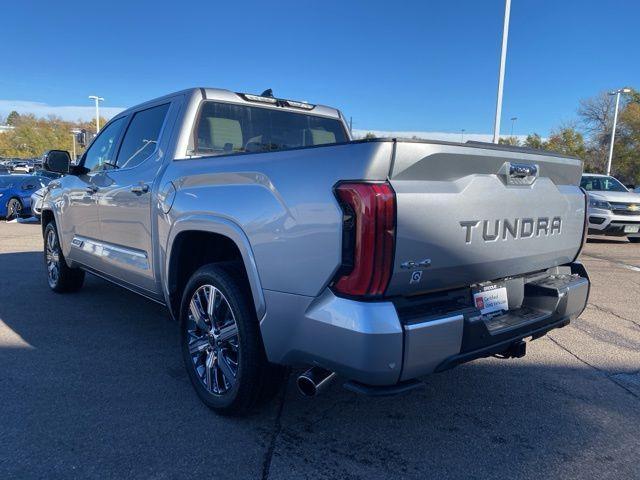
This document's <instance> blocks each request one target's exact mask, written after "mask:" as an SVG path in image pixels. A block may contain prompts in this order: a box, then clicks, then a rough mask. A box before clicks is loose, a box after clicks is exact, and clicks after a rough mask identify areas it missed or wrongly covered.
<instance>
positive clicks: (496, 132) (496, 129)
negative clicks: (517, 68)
mask: <svg viewBox="0 0 640 480" xmlns="http://www.w3.org/2000/svg"><path fill="white" fill-rule="evenodd" d="M510 12H511V0H505V4H504V24H503V26H502V52H501V54H500V74H499V75H498V99H497V101H496V119H495V123H494V124H493V143H498V141H499V140H500V116H501V115H502V88H503V86H504V64H505V63H506V60H507V38H508V36H509V14H510Z"/></svg>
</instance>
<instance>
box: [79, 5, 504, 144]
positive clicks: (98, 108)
mask: <svg viewBox="0 0 640 480" xmlns="http://www.w3.org/2000/svg"><path fill="white" fill-rule="evenodd" d="M507 1H508V0H507ZM89 99H90V100H95V101H96V134H97V133H98V132H99V131H100V106H99V103H100V102H104V98H102V97H97V96H95V95H89Z"/></svg>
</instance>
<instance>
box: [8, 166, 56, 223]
mask: <svg viewBox="0 0 640 480" xmlns="http://www.w3.org/2000/svg"><path fill="white" fill-rule="evenodd" d="M50 181H51V179H50V178H47V177H44V176H40V175H0V218H3V217H4V218H6V219H7V220H10V219H13V218H17V217H21V216H24V215H31V195H32V194H33V192H35V191H36V190H39V189H40V188H42V187H46V186H47V185H48V184H49V182H50Z"/></svg>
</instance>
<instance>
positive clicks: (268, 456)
mask: <svg viewBox="0 0 640 480" xmlns="http://www.w3.org/2000/svg"><path fill="white" fill-rule="evenodd" d="M287 380H288V376H287ZM288 383H289V382H288V381H285V382H284V386H283V387H282V393H281V395H280V405H278V413H277V414H276V419H275V421H274V425H273V431H272V432H271V438H270V439H269V447H268V448H267V451H266V452H265V455H264V460H263V461H262V477H261V479H262V480H267V479H268V478H269V473H270V472H271V460H272V459H273V452H274V451H275V449H276V442H277V441H278V437H279V436H280V432H282V410H283V409H284V401H285V397H286V394H287V387H286V385H287V384H288Z"/></svg>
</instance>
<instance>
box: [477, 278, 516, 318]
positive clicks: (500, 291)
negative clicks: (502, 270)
mask: <svg viewBox="0 0 640 480" xmlns="http://www.w3.org/2000/svg"><path fill="white" fill-rule="evenodd" d="M473 302H474V303H475V305H476V308H477V309H478V310H480V313H483V314H484V313H492V312H497V311H500V310H509V300H508V299H507V287H504V286H502V285H486V286H484V287H481V288H480V289H479V290H477V291H475V292H474V294H473Z"/></svg>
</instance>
